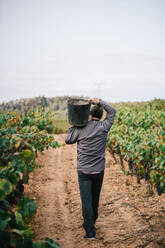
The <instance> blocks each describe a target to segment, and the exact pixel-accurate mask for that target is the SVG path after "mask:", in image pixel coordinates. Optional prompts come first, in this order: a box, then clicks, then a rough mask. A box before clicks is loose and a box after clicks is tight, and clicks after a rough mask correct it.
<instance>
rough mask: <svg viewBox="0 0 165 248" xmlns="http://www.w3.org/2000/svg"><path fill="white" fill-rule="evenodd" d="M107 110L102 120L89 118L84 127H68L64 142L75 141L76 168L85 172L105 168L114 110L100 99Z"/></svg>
mask: <svg viewBox="0 0 165 248" xmlns="http://www.w3.org/2000/svg"><path fill="white" fill-rule="evenodd" d="M100 105H101V106H103V108H104V110H105V111H106V112H107V116H106V118H105V119H104V120H103V121H96V120H91V121H89V122H88V123H87V125H86V126H85V127H81V128H80V127H79V128H78V127H70V128H69V130H68V133H67V136H66V139H65V142H66V144H74V143H76V142H77V169H78V170H80V171H86V172H101V171H102V170H104V168H105V148H106V139H107V134H108V132H109V130H110V128H111V126H112V124H113V122H114V119H115V114H116V110H115V109H114V108H113V107H111V106H109V105H108V104H107V103H106V102H104V101H102V100H100Z"/></svg>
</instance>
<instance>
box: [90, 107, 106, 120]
mask: <svg viewBox="0 0 165 248" xmlns="http://www.w3.org/2000/svg"><path fill="white" fill-rule="evenodd" d="M102 115H103V108H102V107H99V106H97V105H95V106H93V107H92V109H91V110H90V116H91V119H92V118H97V119H99V120H100V119H101V117H102Z"/></svg>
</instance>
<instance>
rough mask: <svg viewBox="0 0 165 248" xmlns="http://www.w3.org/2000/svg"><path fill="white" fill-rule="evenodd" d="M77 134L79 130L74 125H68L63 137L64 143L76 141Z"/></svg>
mask: <svg viewBox="0 0 165 248" xmlns="http://www.w3.org/2000/svg"><path fill="white" fill-rule="evenodd" d="M78 136H79V130H78V129H77V128H76V127H70V128H69V130H68V132H67V135H66V138H65V143H66V144H74V143H76V142H77V139H78Z"/></svg>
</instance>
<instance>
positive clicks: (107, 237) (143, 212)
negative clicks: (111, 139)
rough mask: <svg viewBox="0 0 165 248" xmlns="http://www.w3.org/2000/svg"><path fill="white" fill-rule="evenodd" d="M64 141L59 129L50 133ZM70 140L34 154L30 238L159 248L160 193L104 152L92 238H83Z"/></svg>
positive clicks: (66, 247)
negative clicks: (34, 206)
mask: <svg viewBox="0 0 165 248" xmlns="http://www.w3.org/2000/svg"><path fill="white" fill-rule="evenodd" d="M55 137H56V140H58V141H59V142H60V143H62V144H64V138H65V134H62V135H56V136H55ZM76 158H77V153H76V145H63V146H61V147H59V148H57V149H52V148H49V149H48V150H46V151H44V152H43V153H42V154H39V157H38V159H37V161H38V164H39V168H37V169H36V170H35V171H34V172H33V173H31V176H30V180H29V184H28V185H26V187H25V193H26V195H28V196H30V197H31V198H33V199H35V201H36V203H37V205H38V209H37V212H36V214H35V217H34V220H33V222H32V227H33V229H34V230H35V234H36V238H35V239H36V240H44V239H45V237H49V238H51V239H54V240H56V241H57V242H58V243H59V244H60V245H61V247H62V248H86V247H90V248H102V247H107V248H119V247H120V248H123V247H124V248H127V247H131V248H140V247H141V248H143V247H147V248H157V247H162V248H163V247H165V196H164V195H161V196H158V195H157V193H156V192H153V194H151V193H150V191H149V189H148V186H147V184H146V182H144V181H141V183H140V184H137V181H136V178H135V177H132V176H125V175H124V174H123V172H122V171H121V166H120V163H119V162H115V161H114V159H113V158H112V157H111V156H110V154H109V152H107V154H106V169H105V176H104V182H103V188H102V192H101V198H100V207H99V218H98V220H97V222H96V240H94V241H89V240H84V239H83V236H84V234H85V233H84V230H83V228H82V223H83V219H82V216H81V201H80V195H79V187H78V180H77V171H76V166H77V165H76Z"/></svg>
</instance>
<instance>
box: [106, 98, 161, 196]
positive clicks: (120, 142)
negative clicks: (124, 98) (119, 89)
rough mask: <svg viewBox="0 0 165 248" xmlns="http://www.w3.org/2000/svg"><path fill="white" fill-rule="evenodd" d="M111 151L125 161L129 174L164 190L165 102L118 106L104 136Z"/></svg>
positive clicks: (159, 192)
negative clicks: (109, 127)
mask: <svg viewBox="0 0 165 248" xmlns="http://www.w3.org/2000/svg"><path fill="white" fill-rule="evenodd" d="M107 146H108V148H109V150H110V151H111V152H112V153H113V155H114V153H117V154H119V155H120V158H121V161H122V160H126V161H127V162H128V165H129V171H128V172H126V171H125V170H124V168H123V164H122V170H123V171H124V172H126V173H129V174H134V175H137V178H138V182H140V179H141V178H144V179H145V180H147V181H149V182H150V183H151V184H152V185H153V186H155V187H156V188H157V191H158V194H161V193H165V101H164V100H160V99H155V100H153V101H150V102H147V103H144V104H137V105H132V106H131V107H130V106H122V107H121V106H119V110H118V113H117V116H116V120H115V123H114V125H113V126H112V128H111V131H110V133H109V136H108V139H107Z"/></svg>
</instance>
